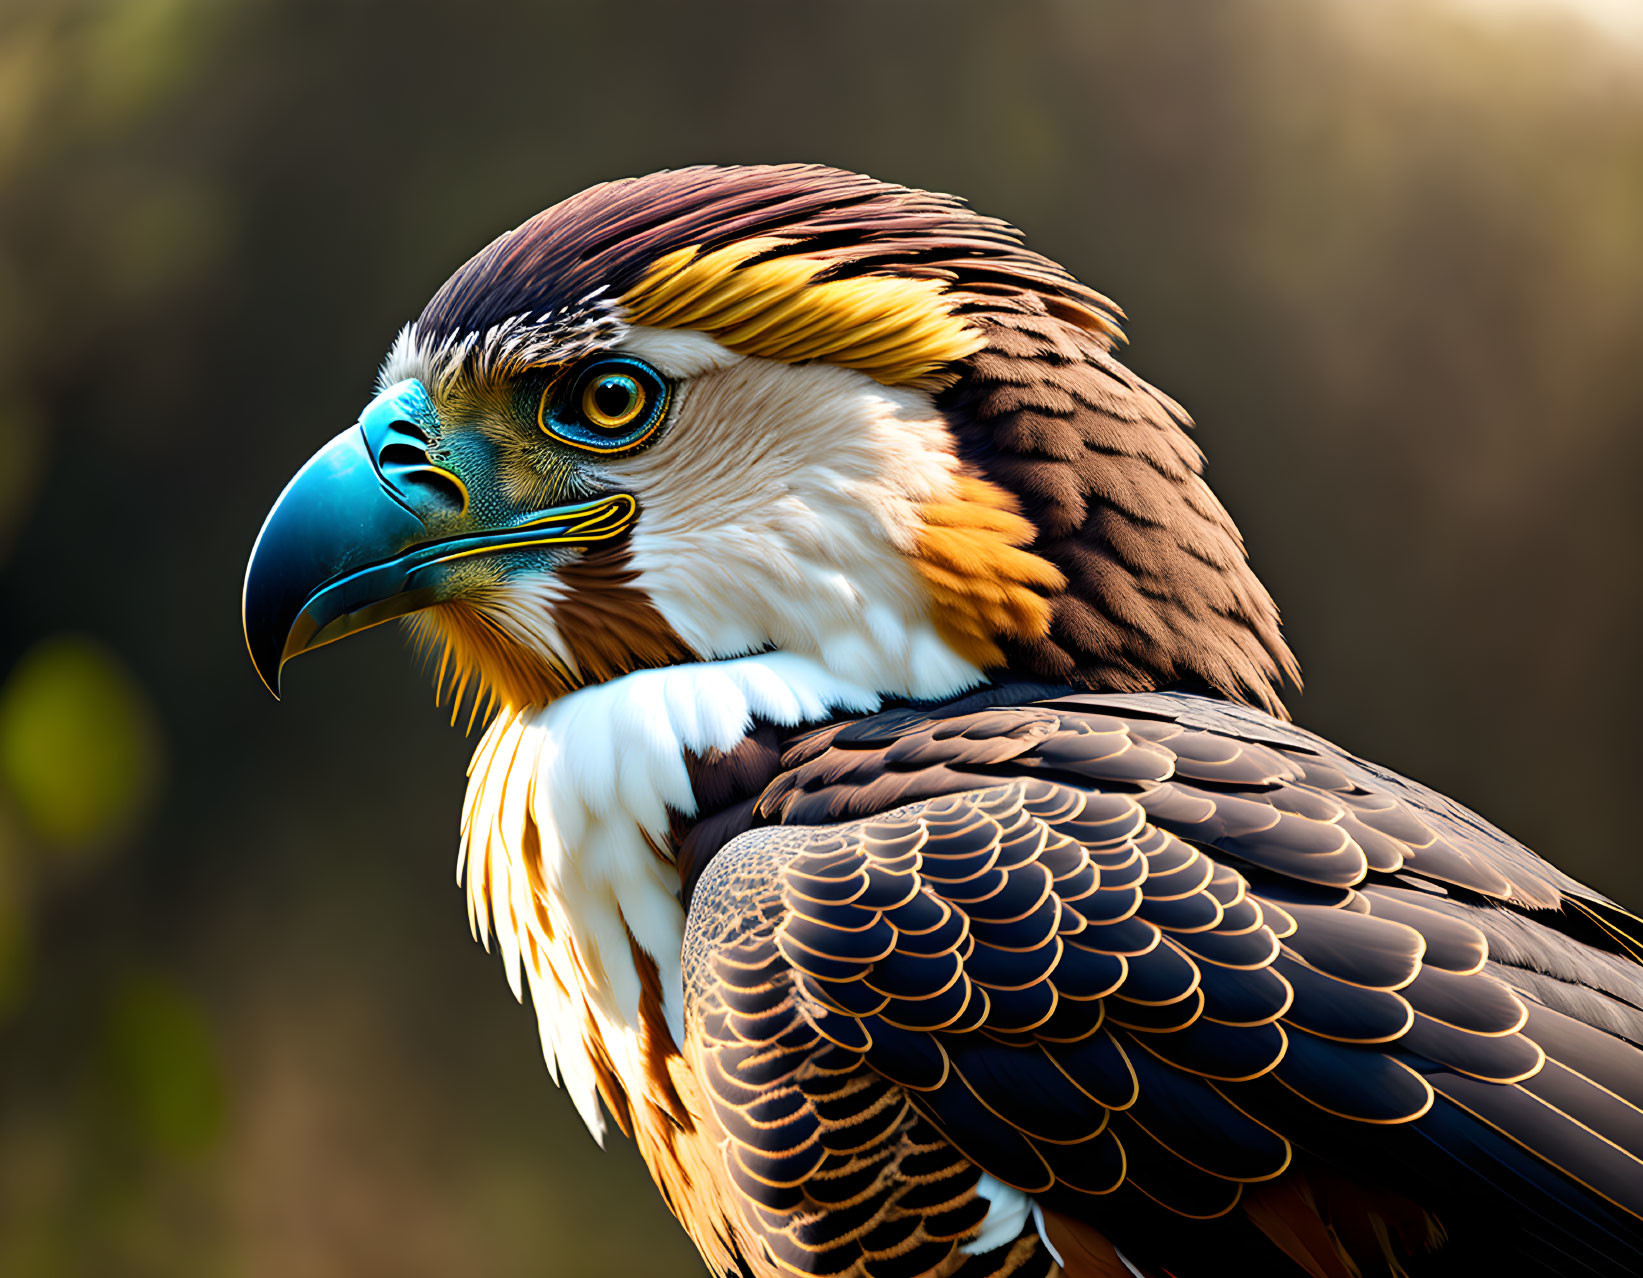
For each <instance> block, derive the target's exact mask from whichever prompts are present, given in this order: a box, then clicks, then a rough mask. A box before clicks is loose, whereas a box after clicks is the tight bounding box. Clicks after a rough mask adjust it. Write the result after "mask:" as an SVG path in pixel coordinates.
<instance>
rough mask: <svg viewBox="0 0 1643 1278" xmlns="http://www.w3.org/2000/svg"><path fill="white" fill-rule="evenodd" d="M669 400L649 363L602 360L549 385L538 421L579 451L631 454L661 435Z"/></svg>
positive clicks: (665, 386) (543, 395)
mask: <svg viewBox="0 0 1643 1278" xmlns="http://www.w3.org/2000/svg"><path fill="white" fill-rule="evenodd" d="M567 381H568V382H569V386H568V393H567V390H566V382H567ZM667 398H668V396H667V384H666V383H665V382H663V381H662V379H661V377H660V376H658V375H657V373H656V370H655V369H653V368H652V367H651V366H650V365H649V364H646V363H645V362H644V361H643V360H637V359H630V358H627V357H625V356H624V357H617V358H610V359H601V360H598V361H597V362H595V363H593V364H590V365H589V366H588V367H586V368H584V369H582V370H581V372H580V373H579V374H577V375H575V376H574V377H571V378H569V379H560V380H558V381H557V383H556V384H555V385H550V386H549V387H547V389H546V390H545V391H544V392H543V394H542V402H541V407H540V408H539V410H538V419H537V420H538V422H539V424H540V425H541V427H542V429H543V430H545V431H547V432H548V433H549V434H550V435H554V436H557V437H558V438H559V439H561V440H563V441H564V442H565V443H567V444H574V445H575V446H576V447H578V448H585V449H588V450H590V451H593V452H600V453H617V452H627V451H629V450H630V449H633V448H637V447H638V446H639V445H640V444H643V443H644V442H645V441H646V440H648V439H649V438H650V437H651V436H652V435H653V434H655V433H656V429H657V427H658V426H660V425H661V422H662V418H663V416H664V415H665V414H666V410H667Z"/></svg>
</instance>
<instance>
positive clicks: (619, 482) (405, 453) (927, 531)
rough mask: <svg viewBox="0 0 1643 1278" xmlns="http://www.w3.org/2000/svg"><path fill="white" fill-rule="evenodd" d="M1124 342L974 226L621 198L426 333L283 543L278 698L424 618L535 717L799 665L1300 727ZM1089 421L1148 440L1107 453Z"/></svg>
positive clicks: (324, 470) (390, 369) (909, 201)
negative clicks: (573, 694) (597, 689)
mask: <svg viewBox="0 0 1643 1278" xmlns="http://www.w3.org/2000/svg"><path fill="white" fill-rule="evenodd" d="M1116 320H1117V311H1116V308H1115V307H1114V306H1113V305H1112V304H1111V303H1110V302H1108V301H1107V300H1106V299H1105V298H1103V297H1101V296H1100V295H1098V294H1096V293H1094V292H1092V291H1091V290H1090V289H1088V288H1086V287H1084V286H1083V285H1081V284H1079V283H1078V282H1077V281H1076V280H1074V279H1072V278H1071V277H1070V276H1069V275H1068V274H1067V273H1066V272H1065V271H1063V270H1062V269H1061V268H1060V267H1058V266H1056V265H1054V264H1053V263H1051V262H1049V261H1047V260H1046V259H1045V258H1043V257H1040V256H1039V255H1038V254H1036V253H1033V252H1031V251H1030V250H1028V249H1027V248H1026V247H1024V245H1023V244H1022V243H1021V239H1020V236H1019V235H1018V234H1017V233H1016V232H1015V231H1014V230H1013V229H1012V228H1010V227H1009V226H1006V225H1005V224H1003V223H1001V222H998V221H995V220H993V219H991V218H986V217H982V216H979V215H977V214H975V213H972V212H970V211H969V210H968V209H966V208H965V207H964V206H963V205H962V204H960V203H959V202H958V201H956V200H954V199H951V198H948V197H945V196H937V195H930V194H926V193H923V192H919V191H911V190H907V189H904V188H902V187H896V186H891V185H888V184H886V183H882V182H877V181H874V180H872V179H870V178H866V177H861V176H858V175H855V174H850V173H842V172H838V171H834V170H830V169H824V168H816V167H807V166H786V167H772V168H763V167H749V168H737V169H722V168H699V169H685V170H682V171H678V172H670V173H660V174H656V175H653V176H650V177H646V178H639V179H635V180H631V181H625V182H613V183H610V184H608V185H605V186H600V187H595V188H594V189H592V190H590V191H586V192H583V193H582V194H580V195H577V196H575V197H573V198H571V199H569V200H566V201H564V202H563V203H561V204H558V205H556V206H554V207H553V208H551V209H548V210H547V211H546V212H544V213H541V214H539V215H538V216H536V217H534V218H532V219H530V220H529V221H527V222H526V223H524V224H523V225H522V226H520V227H518V228H517V229H515V230H513V231H510V232H508V233H507V234H505V235H502V236H500V237H499V238H498V239H496V240H495V241H494V242H493V243H492V244H491V245H489V246H488V247H487V248H486V249H484V250H483V251H482V252H480V253H479V254H478V255H477V256H475V257H474V258H473V259H472V260H471V261H470V262H468V263H467V264H466V265H465V266H463V267H462V268H461V269H460V270H458V271H457V273H456V274H455V275H454V276H452V277H451V279H450V280H449V281H448V282H447V283H446V284H445V286H444V287H443V288H441V289H440V290H439V292H438V293H437V294H436V295H435V296H434V298H433V300H432V301H430V302H429V303H428V305H427V307H426V308H425V309H424V310H423V312H422V315H421V316H420V317H419V318H418V319H417V320H416V322H415V323H413V324H411V325H409V326H408V327H407V328H406V329H405V330H404V331H403V332H402V333H401V334H400V336H399V339H398V341H397V342H395V344H394V346H393V349H392V350H391V351H390V352H389V354H388V357H387V359H386V361H385V362H384V364H383V369H382V374H381V377H380V379H379V387H378V392H379V393H378V396H377V398H376V399H375V400H374V401H373V402H372V403H371V404H370V405H369V406H368V407H367V408H366V410H365V412H364V413H363V414H362V416H361V418H360V421H359V424H358V426H356V427H352V428H350V429H349V430H347V431H345V432H343V434H342V435H340V436H339V437H338V438H337V439H336V440H335V441H334V442H333V443H332V444H331V445H329V446H328V447H327V448H326V449H325V450H322V452H321V453H320V454H318V455H317V456H316V457H315V458H314V460H313V461H312V462H310V463H309V466H308V468H307V469H306V470H305V471H304V472H303V474H302V475H301V476H300V477H299V478H298V479H297V480H296V481H294V482H293V484H292V486H291V488H290V489H289V490H288V492H287V493H286V495H285V496H284V497H283V498H282V499H281V502H280V504H279V506H278V507H277V508H276V509H275V511H274V513H273V515H272V516H271V517H270V520H269V523H268V526H267V528H266V529H265V530H264V533H263V537H262V542H261V544H259V547H258V551H257V553H256V555H255V556H254V558H253V562H252V565H251V570H250V573H249V575H248V577H247V582H246V620H247V633H248V637H249V639H250V642H251V648H252V655H253V657H254V658H255V660H256V663H257V667H258V669H259V670H260V671H261V672H262V674H263V677H264V678H265V679H266V680H267V681H268V683H269V684H270V686H276V685H277V682H278V679H279V670H280V667H281V666H282V665H283V663H284V662H285V661H286V660H288V659H289V658H290V657H292V656H294V655H296V654H297V653H299V652H302V651H304V650H306V649H308V648H311V647H314V646H316V645H317V644H321V643H324V642H327V641H329V640H331V639H335V638H340V637H341V636H343V635H345V634H349V633H351V632H353V631H355V630H358V629H360V628H361V627H363V626H367V625H371V624H374V623H376V622H379V621H382V620H385V619H387V618H389V617H393V616H398V615H403V614H406V613H412V612H416V613H417V620H416V623H415V624H416V626H417V627H418V629H419V630H420V631H421V632H422V633H423V634H424V635H426V636H427V637H428V638H430V639H433V640H435V641H437V642H438V643H439V644H440V645H441V646H442V648H443V651H444V652H445V653H447V654H448V660H447V663H446V669H447V671H448V673H449V674H450V677H452V678H454V679H457V680H471V681H472V682H473V683H475V684H477V685H480V686H482V687H483V689H484V691H485V693H486V695H487V696H489V695H494V696H495V698H496V699H497V700H498V701H499V702H500V703H501V704H502V705H503V706H506V707H508V708H511V709H523V708H526V707H530V706H540V705H544V704H546V703H548V702H549V701H551V700H553V699H554V698H556V697H558V696H560V695H562V694H563V693H565V692H568V691H571V690H573V689H575V688H578V687H582V686H584V685H587V684H591V683H599V682H602V681H605V680H609V679H612V678H615V677H617V676H620V675H623V674H626V673H628V672H630V671H634V670H639V669H644V668H650V667H657V666H665V665H673V664H678V663H682V662H699V661H715V660H720V659H723V658H727V657H736V656H741V655H744V654H748V653H756V652H766V651H772V652H787V653H795V654H802V655H804V656H806V657H812V658H815V659H816V660H818V661H820V662H822V663H823V664H824V665H826V666H827V667H828V668H829V669H831V670H833V671H835V672H836V673H839V674H841V675H843V676H845V677H847V678H849V679H852V680H854V681H858V682H865V683H868V684H870V685H871V686H872V687H873V688H874V689H875V690H877V691H880V692H883V693H887V694H905V695H914V696H931V695H938V694H941V693H944V692H948V691H951V690H953V689H955V688H959V687H963V686H966V685H969V684H974V683H976V682H977V681H978V680H980V679H981V678H983V677H988V678H997V677H998V676H1000V675H1002V674H1010V675H1018V676H1023V677H1029V678H1034V679H1040V680H1054V681H1058V682H1073V683H1078V684H1082V685H1087V686H1091V687H1106V688H1123V689H1142V688H1153V687H1160V686H1188V685H1190V686H1193V687H1197V688H1203V689H1215V690H1218V691H1220V692H1222V693H1224V694H1225V695H1228V696H1232V697H1237V698H1240V699H1247V700H1251V701H1253V702H1255V703H1257V704H1260V705H1263V706H1266V707H1268V708H1271V707H1274V706H1275V705H1276V704H1277V699H1276V694H1275V692H1274V690H1273V681H1274V678H1275V676H1276V675H1277V674H1278V673H1279V672H1280V671H1282V672H1286V673H1292V671H1293V666H1292V663H1291V660H1290V657H1289V655H1288V652H1287V650H1286V649H1285V647H1284V645H1283V641H1282V639H1281V638H1280V637H1279V634H1278V629H1277V620H1276V612H1275V609H1274V608H1273V605H1272V602H1271V600H1270V598H1269V597H1268V596H1267V594H1266V592H1265V591H1264V590H1263V589H1262V588H1261V586H1260V585H1259V583H1258V582H1257V581H1256V580H1255V579H1254V577H1253V576H1252V575H1251V574H1250V573H1249V571H1248V569H1247V568H1246V566H1245V563H1244V556H1243V551H1242V547H1241V545H1240V543H1239V538H1238V534H1237V532H1236V530H1235V528H1234V526H1233V524H1232V522H1231V520H1230V519H1229V518H1228V517H1227V515H1226V513H1225V512H1224V511H1223V509H1222V508H1221V506H1220V505H1219V503H1218V502H1217V501H1216V499H1215V498H1214V496H1213V495H1212V494H1211V493H1210V491H1209V490H1208V488H1207V487H1206V486H1205V485H1204V483H1203V481H1202V480H1201V479H1200V477H1199V469H1200V464H1199V455H1198V452H1197V449H1196V448H1195V446H1194V445H1193V444H1192V443H1191V442H1190V440H1189V438H1188V437H1187V435H1186V433H1185V427H1186V425H1187V419H1186V416H1185V414H1184V413H1183V412H1182V411H1181V410H1180V409H1179V408H1178V407H1176V405H1175V404H1173V403H1172V402H1171V401H1170V400H1169V399H1167V398H1166V397H1164V396H1162V395H1160V394H1158V393H1156V392H1154V391H1152V390H1151V389H1150V388H1149V387H1147V386H1145V385H1144V384H1143V383H1141V382H1140V381H1139V380H1138V379H1137V378H1136V377H1135V376H1134V375H1133V374H1131V373H1129V372H1128V371H1127V370H1125V369H1124V368H1122V367H1121V366H1120V365H1118V364H1117V363H1116V362H1114V361H1113V360H1112V359H1111V358H1110V356H1109V351H1110V349H1111V347H1112V344H1113V342H1114V341H1115V339H1116V338H1117V336H1118V329H1117V325H1116ZM1057 370H1065V371H1066V372H1067V374H1068V375H1067V376H1065V377H1058V376H1055V375H1054V374H1055V373H1056V371H1057ZM1081 403H1083V404H1088V405H1089V406H1091V407H1094V408H1102V409H1116V411H1115V412H1112V413H1111V414H1110V415H1107V416H1103V417H1102V418H1100V419H1099V420H1100V421H1101V422H1102V424H1103V429H1102V431H1101V432H1100V433H1098V434H1094V435H1092V434H1090V433H1089V432H1088V431H1086V430H1082V429H1080V427H1081V425H1082V424H1083V420H1082V419H1081V418H1080V417H1079V416H1077V415H1076V413H1075V410H1076V409H1077V408H1078V407H1079V406H1080V404H1081ZM1023 409H1030V410H1037V411H1036V413H1033V414H1032V415H1024V414H1023V412H1022V411H1021V410H1023Z"/></svg>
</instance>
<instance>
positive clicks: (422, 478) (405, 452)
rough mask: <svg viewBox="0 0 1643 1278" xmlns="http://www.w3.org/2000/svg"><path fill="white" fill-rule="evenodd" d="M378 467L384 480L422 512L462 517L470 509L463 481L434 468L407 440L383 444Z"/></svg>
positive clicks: (441, 468)
mask: <svg viewBox="0 0 1643 1278" xmlns="http://www.w3.org/2000/svg"><path fill="white" fill-rule="evenodd" d="M377 464H378V465H379V466H381V467H382V474H383V477H384V478H385V479H387V480H388V482H389V483H391V484H392V485H393V486H394V487H395V488H397V489H399V491H400V492H401V493H402V494H403V495H404V496H405V497H407V498H409V499H411V501H412V503H413V504H414V505H415V506H417V508H419V509H423V508H424V507H425V506H427V505H432V506H435V507H443V508H446V509H448V510H449V511H451V512H453V513H455V514H461V513H462V512H463V510H465V509H466V508H467V505H468V494H467V492H466V491H465V490H464V489H463V487H462V482H461V480H459V479H457V477H456V476H455V475H453V474H451V472H450V471H448V470H445V469H444V468H443V467H440V466H435V465H434V464H433V463H432V462H431V461H429V460H428V454H427V452H426V451H425V450H424V449H422V448H419V447H417V445H415V444H411V443H407V442H406V441H404V440H393V441H391V442H390V443H387V444H384V445H383V446H382V449H381V450H380V451H379V452H378V453H377ZM424 513H427V512H426V511H424Z"/></svg>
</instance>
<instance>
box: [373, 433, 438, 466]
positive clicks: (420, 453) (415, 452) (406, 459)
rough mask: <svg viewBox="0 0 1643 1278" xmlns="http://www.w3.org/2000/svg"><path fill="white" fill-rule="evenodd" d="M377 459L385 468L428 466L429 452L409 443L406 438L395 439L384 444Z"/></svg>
mask: <svg viewBox="0 0 1643 1278" xmlns="http://www.w3.org/2000/svg"><path fill="white" fill-rule="evenodd" d="M377 461H378V463H379V464H380V465H381V466H382V468H383V469H384V470H387V469H388V467H390V466H426V465H427V464H428V453H427V450H426V449H423V448H419V447H417V445H415V444H412V443H408V442H406V441H404V440H395V441H393V442H392V443H390V444H386V445H384V446H383V449H382V451H381V452H379V453H378V454H377Z"/></svg>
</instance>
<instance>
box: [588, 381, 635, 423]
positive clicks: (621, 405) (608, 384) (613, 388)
mask: <svg viewBox="0 0 1643 1278" xmlns="http://www.w3.org/2000/svg"><path fill="white" fill-rule="evenodd" d="M638 398H639V388H638V387H637V386H635V385H634V384H633V379H632V378H631V377H606V378H604V379H602V380H601V381H600V382H599V384H598V385H597V386H595V387H594V388H593V406H594V407H595V408H597V409H598V410H599V411H600V413H601V414H603V415H604V416H606V417H610V418H617V419H620V418H623V417H626V416H628V414H630V413H631V412H633V410H634V408H635V406H636V405H635V401H636V400H637V399H638Z"/></svg>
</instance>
